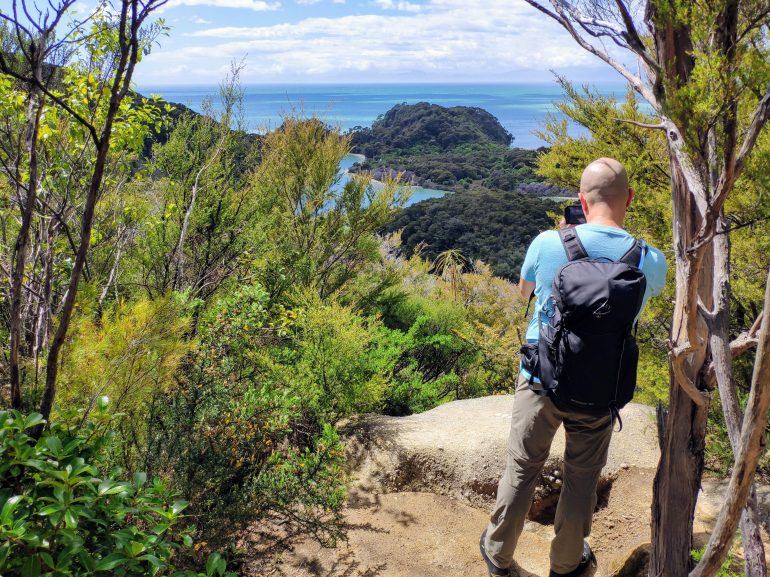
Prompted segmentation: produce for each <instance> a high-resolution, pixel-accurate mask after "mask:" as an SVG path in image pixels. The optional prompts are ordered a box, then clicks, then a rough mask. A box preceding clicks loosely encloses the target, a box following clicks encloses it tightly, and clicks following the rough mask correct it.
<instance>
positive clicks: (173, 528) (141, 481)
mask: <svg viewBox="0 0 770 577" xmlns="http://www.w3.org/2000/svg"><path fill="white" fill-rule="evenodd" d="M105 411H106V402H104V401H100V404H99V407H98V410H97V411H96V412H95V414H94V419H95V420H94V421H87V422H86V423H85V424H83V426H75V427H64V426H61V425H53V426H51V427H50V428H49V429H47V430H46V431H45V432H44V433H43V435H42V436H41V437H40V438H39V439H37V438H35V437H34V436H31V434H30V431H31V429H33V428H34V427H36V426H38V425H40V424H41V423H42V417H41V416H40V415H39V414H35V413H33V414H30V415H26V416H25V415H23V414H21V413H19V412H18V411H2V412H0V455H1V456H2V461H0V487H2V489H0V572H2V574H3V575H8V576H9V577H15V576H20V577H27V576H32V575H61V576H86V575H124V576H131V575H135V576H137V577H139V576H145V575H175V576H178V577H183V576H187V575H197V574H194V573H189V572H177V571H176V569H175V567H174V564H175V563H176V559H177V558H178V557H179V556H180V555H181V554H182V553H183V552H184V551H185V550H188V549H190V548H191V546H192V540H191V536H190V533H189V531H188V530H187V529H185V523H186V520H185V518H184V517H183V516H182V512H183V511H184V510H185V508H186V507H187V504H186V503H185V502H184V501H179V500H176V501H175V500H173V494H172V493H170V492H169V491H168V490H167V489H166V488H165V487H164V485H163V484H162V483H160V482H158V481H155V482H149V481H148V479H147V476H146V475H145V474H144V473H135V474H134V476H133V479H132V480H131V481H125V480H122V479H121V477H120V471H118V470H113V471H109V472H106V473H104V465H105V461H104V457H105V450H104V448H105V445H106V444H107V443H108V441H109V436H105V435H104V434H103V431H104V429H105V428H106V427H109V416H108V415H107V414H106V412H105ZM200 575H205V576H207V577H214V576H218V577H222V576H224V575H234V574H232V573H226V572H225V567H224V561H223V560H222V559H221V557H219V556H217V557H214V558H213V563H212V562H210V566H209V567H207V569H206V572H205V573H201V574H200Z"/></svg>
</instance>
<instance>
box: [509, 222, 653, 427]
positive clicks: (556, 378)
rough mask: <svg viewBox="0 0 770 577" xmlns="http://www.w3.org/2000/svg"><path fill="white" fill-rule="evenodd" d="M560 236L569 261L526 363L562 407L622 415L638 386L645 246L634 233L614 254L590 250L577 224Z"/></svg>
mask: <svg viewBox="0 0 770 577" xmlns="http://www.w3.org/2000/svg"><path fill="white" fill-rule="evenodd" d="M559 236H560V238H561V241H562V244H563V245H564V249H565V251H566V252H567V257H568V258H569V262H568V263H567V264H565V265H564V266H563V267H561V268H560V269H559V270H558V272H557V273H556V276H555V277H554V280H553V290H552V292H551V295H552V298H553V299H554V304H555V307H554V314H553V316H552V317H551V318H550V319H549V321H548V322H544V323H540V337H539V339H538V343H537V345H536V350H534V349H535V345H530V346H529V351H527V352H525V351H524V350H522V353H523V354H524V355H525V358H524V359H523V362H524V365H525V368H528V369H533V370H530V372H531V373H533V376H537V377H539V378H540V382H541V383H542V386H543V389H544V390H545V392H546V394H548V395H549V396H550V397H551V398H552V399H553V401H554V402H555V403H556V405H557V406H566V408H570V409H573V410H578V411H581V412H586V413H589V414H606V412H607V411H608V410H609V411H610V412H611V413H612V415H613V417H619V415H618V410H619V409H620V408H622V407H623V406H624V405H626V403H628V402H629V401H630V400H631V398H632V397H633V395H634V389H635V388H636V368H637V363H638V360H639V349H638V347H637V345H636V338H635V335H634V333H635V321H636V317H637V316H638V315H639V311H640V310H641V308H642V300H643V298H644V292H645V289H646V286H647V281H646V279H645V276H644V273H643V272H642V271H641V270H640V266H641V262H640V261H641V259H642V257H643V255H644V253H645V251H646V250H647V247H646V245H645V244H644V242H643V241H640V240H635V242H634V246H632V247H631V248H630V249H629V251H628V252H626V254H624V255H623V256H622V257H621V258H620V259H619V260H617V261H612V260H609V259H596V258H591V257H590V256H588V253H587V252H586V250H585V248H584V247H583V244H582V243H581V242H580V239H579V238H578V235H577V233H576V232H575V229H573V228H567V229H561V230H560V231H559ZM526 347H527V346H526V345H525V348H526ZM527 353H528V354H529V358H527ZM527 365H529V366H527ZM533 365H534V366H533ZM538 365H539V366H538ZM621 426H622V423H621Z"/></svg>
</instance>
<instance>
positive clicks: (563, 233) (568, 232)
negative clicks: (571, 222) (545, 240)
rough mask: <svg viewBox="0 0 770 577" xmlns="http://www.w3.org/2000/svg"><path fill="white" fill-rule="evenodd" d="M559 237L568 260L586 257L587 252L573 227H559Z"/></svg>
mask: <svg viewBox="0 0 770 577" xmlns="http://www.w3.org/2000/svg"><path fill="white" fill-rule="evenodd" d="M559 238H560V239H561V243H562V244H563V245H564V250H565V251H566V252H567V258H568V259H569V260H570V261H573V260H580V259H581V258H588V252H586V249H585V247H584V246H583V243H582V242H580V237H578V235H577V232H575V229H574V228H560V229H559Z"/></svg>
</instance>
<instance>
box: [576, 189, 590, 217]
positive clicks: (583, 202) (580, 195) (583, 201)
mask: <svg viewBox="0 0 770 577" xmlns="http://www.w3.org/2000/svg"><path fill="white" fill-rule="evenodd" d="M578 200H579V201H580V206H582V207H583V213H584V214H588V203H587V202H586V197H585V195H584V194H583V193H582V192H578Z"/></svg>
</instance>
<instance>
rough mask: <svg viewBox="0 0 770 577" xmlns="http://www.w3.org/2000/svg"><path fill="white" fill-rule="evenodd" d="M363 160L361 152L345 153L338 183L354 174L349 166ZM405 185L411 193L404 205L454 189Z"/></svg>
mask: <svg viewBox="0 0 770 577" xmlns="http://www.w3.org/2000/svg"><path fill="white" fill-rule="evenodd" d="M365 160H366V156H364V155H363V154H359V153H354V152H349V153H348V154H347V155H345V158H343V159H342V162H340V171H341V172H342V174H343V181H341V182H340V184H342V185H344V182H345V180H344V179H348V178H350V175H351V174H355V173H352V172H350V168H352V167H353V165H355V164H358V163H360V162H364V161H365ZM371 184H372V186H373V187H374V188H375V189H376V190H381V188H382V187H384V186H385V183H384V182H382V181H380V180H376V179H372V181H371ZM407 186H409V188H410V191H411V194H410V196H409V200H408V201H407V203H406V205H405V206H411V205H413V204H416V203H418V202H422V201H423V200H428V199H431V198H441V197H442V196H446V195H447V194H453V193H454V191H452V190H442V189H440V188H425V187H422V186H416V185H413V184H409V185H407Z"/></svg>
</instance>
